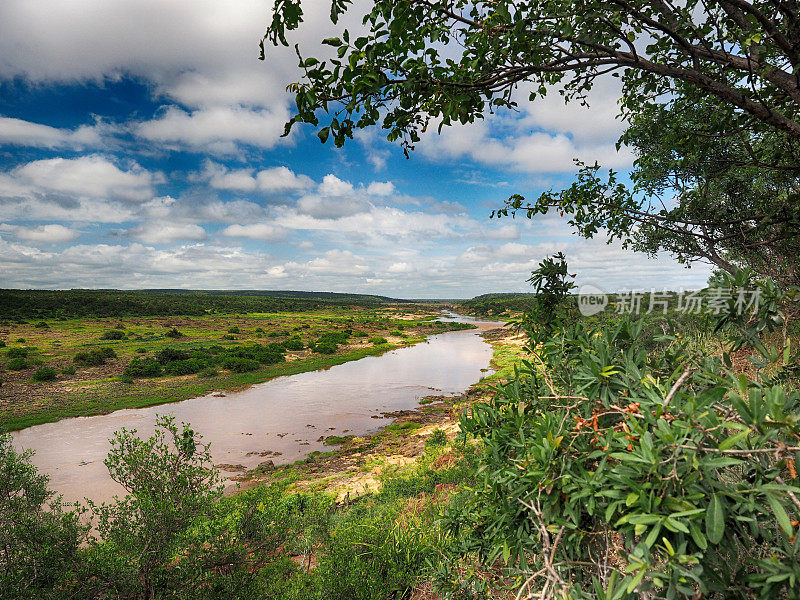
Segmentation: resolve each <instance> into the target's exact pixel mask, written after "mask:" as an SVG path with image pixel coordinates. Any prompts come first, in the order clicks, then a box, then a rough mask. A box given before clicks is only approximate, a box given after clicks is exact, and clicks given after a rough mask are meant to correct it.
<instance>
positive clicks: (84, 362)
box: [72, 348, 117, 367]
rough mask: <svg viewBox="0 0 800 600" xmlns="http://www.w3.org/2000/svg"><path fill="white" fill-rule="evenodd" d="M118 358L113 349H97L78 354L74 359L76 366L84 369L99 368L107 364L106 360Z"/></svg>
mask: <svg viewBox="0 0 800 600" xmlns="http://www.w3.org/2000/svg"><path fill="white" fill-rule="evenodd" d="M111 358H117V353H116V352H114V350H112V349H111V348H96V349H95V350H90V351H89V352H78V353H77V354H76V355H75V358H73V359H72V360H73V362H75V364H78V365H81V366H84V367H99V366H100V365H104V364H106V360H108V359H111Z"/></svg>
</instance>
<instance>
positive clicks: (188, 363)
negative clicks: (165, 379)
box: [164, 358, 208, 375]
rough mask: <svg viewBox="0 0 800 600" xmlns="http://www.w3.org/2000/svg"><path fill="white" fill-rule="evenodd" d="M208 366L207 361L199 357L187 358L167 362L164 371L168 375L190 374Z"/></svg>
mask: <svg viewBox="0 0 800 600" xmlns="http://www.w3.org/2000/svg"><path fill="white" fill-rule="evenodd" d="M207 366H208V362H207V361H205V360H203V359H201V358H189V359H186V360H176V361H172V362H169V363H167V364H166V365H165V366H164V371H165V372H166V373H168V374H170V375H191V374H194V373H199V372H200V371H202V370H203V369H205V368H206V367H207Z"/></svg>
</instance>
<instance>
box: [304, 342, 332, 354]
mask: <svg viewBox="0 0 800 600" xmlns="http://www.w3.org/2000/svg"><path fill="white" fill-rule="evenodd" d="M310 347H311V346H310V345H309V348H310ZM312 349H313V350H314V352H318V353H320V354H336V350H338V349H339V346H338V345H337V344H336V342H335V341H333V340H322V341H320V342H317V343H316V344H314V347H313V348H312Z"/></svg>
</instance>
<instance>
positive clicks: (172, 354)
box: [156, 348, 189, 365]
mask: <svg viewBox="0 0 800 600" xmlns="http://www.w3.org/2000/svg"><path fill="white" fill-rule="evenodd" d="M187 358H189V353H188V352H187V351H186V350H179V349H178V348H164V349H163V350H159V351H158V352H156V360H157V361H158V362H160V363H161V364H162V365H165V364H167V363H169V362H173V361H176V360H186V359H187Z"/></svg>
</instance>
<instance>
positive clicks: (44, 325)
mask: <svg viewBox="0 0 800 600" xmlns="http://www.w3.org/2000/svg"><path fill="white" fill-rule="evenodd" d="M34 327H35V328H36V329H50V325H48V324H47V322H45V321H39V322H38V323H36V325H34Z"/></svg>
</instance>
